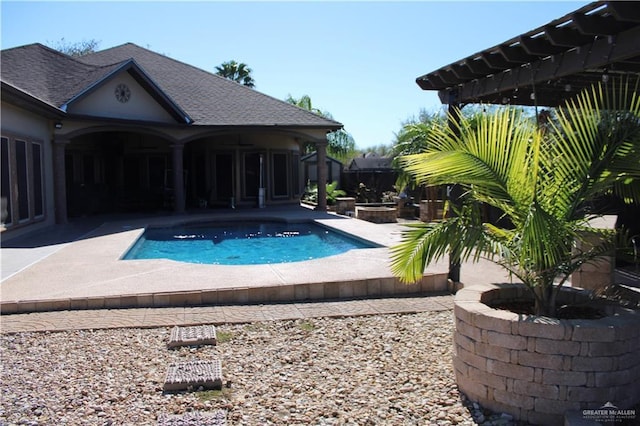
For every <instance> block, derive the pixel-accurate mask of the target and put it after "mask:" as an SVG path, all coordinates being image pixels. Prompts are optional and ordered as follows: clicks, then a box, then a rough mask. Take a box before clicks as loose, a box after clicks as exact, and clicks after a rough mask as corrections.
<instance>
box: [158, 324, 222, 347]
mask: <svg viewBox="0 0 640 426" xmlns="http://www.w3.org/2000/svg"><path fill="white" fill-rule="evenodd" d="M215 344H216V328H215V326H213V325H198V326H193V327H178V326H176V327H173V329H172V330H171V337H170V338H169V343H168V344H167V346H169V348H175V347H177V346H196V345H215Z"/></svg>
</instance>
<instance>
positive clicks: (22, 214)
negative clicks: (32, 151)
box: [16, 141, 29, 221]
mask: <svg viewBox="0 0 640 426" xmlns="http://www.w3.org/2000/svg"><path fill="white" fill-rule="evenodd" d="M16 172H17V173H16V174H17V178H18V179H17V184H18V185H17V186H16V189H17V192H18V194H17V195H18V220H19V221H25V220H28V219H29V171H28V170H27V143H26V142H25V141H16Z"/></svg>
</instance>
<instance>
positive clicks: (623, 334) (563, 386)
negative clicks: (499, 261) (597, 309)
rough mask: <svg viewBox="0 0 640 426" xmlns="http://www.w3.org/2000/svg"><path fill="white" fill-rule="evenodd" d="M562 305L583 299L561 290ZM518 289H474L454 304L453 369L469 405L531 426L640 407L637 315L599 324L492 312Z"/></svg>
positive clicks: (615, 312)
mask: <svg viewBox="0 0 640 426" xmlns="http://www.w3.org/2000/svg"><path fill="white" fill-rule="evenodd" d="M563 294H564V298H565V300H564V301H563V303H567V302H569V301H571V299H574V300H575V299H576V298H580V297H583V295H584V292H581V291H579V290H576V289H567V291H566V292H563ZM527 295H528V292H527V290H526V288H524V286H516V285H506V286H499V285H490V286H473V287H469V288H465V289H462V290H460V291H459V292H458V293H457V295H456V298H455V302H454V313H455V318H456V333H455V337H454V347H455V355H454V360H453V364H454V368H455V373H456V377H457V382H458V386H459V388H460V390H461V391H462V392H463V393H465V394H466V395H467V396H468V397H469V398H470V399H471V400H472V401H475V402H478V403H480V404H481V405H482V406H484V407H486V408H489V409H491V410H494V411H497V412H506V413H509V414H511V415H513V416H514V418H515V419H518V420H521V421H526V422H529V423H532V424H563V418H564V414H565V413H566V412H567V411H570V410H585V409H598V408H600V407H601V406H603V405H604V404H605V403H607V402H611V403H613V404H614V405H615V406H617V407H618V408H621V409H626V408H630V407H632V406H634V405H635V404H637V403H638V402H640V385H638V382H640V355H639V354H640V312H638V311H631V310H624V309H620V308H615V309H614V308H611V312H609V313H610V314H611V315H609V316H607V317H605V318H602V319H600V320H558V319H552V318H546V317H535V316H527V315H519V314H516V313H513V312H510V311H505V310H498V309H493V308H490V307H489V306H487V304H486V303H490V302H495V301H496V300H497V299H498V298H501V299H505V300H513V299H522V298H524V297H526V296H527Z"/></svg>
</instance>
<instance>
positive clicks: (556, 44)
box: [416, 1, 640, 107]
mask: <svg viewBox="0 0 640 426" xmlns="http://www.w3.org/2000/svg"><path fill="white" fill-rule="evenodd" d="M541 7H544V6H543V5H541ZM630 75H632V76H640V7H638V4H637V3H636V2H632V1H630V2H619V1H615V2H614V1H597V2H593V3H589V4H588V5H586V6H584V7H582V8H580V9H577V10H575V11H573V12H571V13H569V14H567V15H565V16H563V17H562V18H559V19H555V20H553V21H551V22H549V23H548V24H546V25H544V26H542V27H538V28H535V29H533V30H531V31H529V32H526V33H524V34H521V35H519V36H517V37H514V38H512V39H510V40H507V41H505V42H504V43H501V44H498V45H497V46H494V47H491V48H489V49H485V50H483V51H481V52H478V53H476V54H474V55H471V56H468V57H466V58H464V59H461V60H459V61H457V62H454V63H452V64H449V65H447V66H444V67H442V68H440V69H437V70H435V71H432V72H430V73H428V74H425V75H423V76H421V77H418V78H417V79H416V82H417V83H418V85H419V86H420V87H421V88H422V89H423V90H437V91H438V95H439V97H440V100H441V102H442V103H443V104H461V105H464V104H468V103H491V104H512V105H529V106H534V105H535V106H548V107H555V106H558V105H560V104H562V103H563V102H564V101H565V100H566V99H568V98H570V97H572V96H573V95H575V94H576V93H577V92H579V91H580V90H582V89H583V88H585V87H588V86H590V85H591V84H593V83H595V82H599V81H615V79H613V77H619V76H630ZM608 86H611V84H609V85H608Z"/></svg>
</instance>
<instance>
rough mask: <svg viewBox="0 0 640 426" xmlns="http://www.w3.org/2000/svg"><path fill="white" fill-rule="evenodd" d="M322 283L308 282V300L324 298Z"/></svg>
mask: <svg viewBox="0 0 640 426" xmlns="http://www.w3.org/2000/svg"><path fill="white" fill-rule="evenodd" d="M324 298H325V294H324V283H313V284H309V299H310V300H318V299H324Z"/></svg>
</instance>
